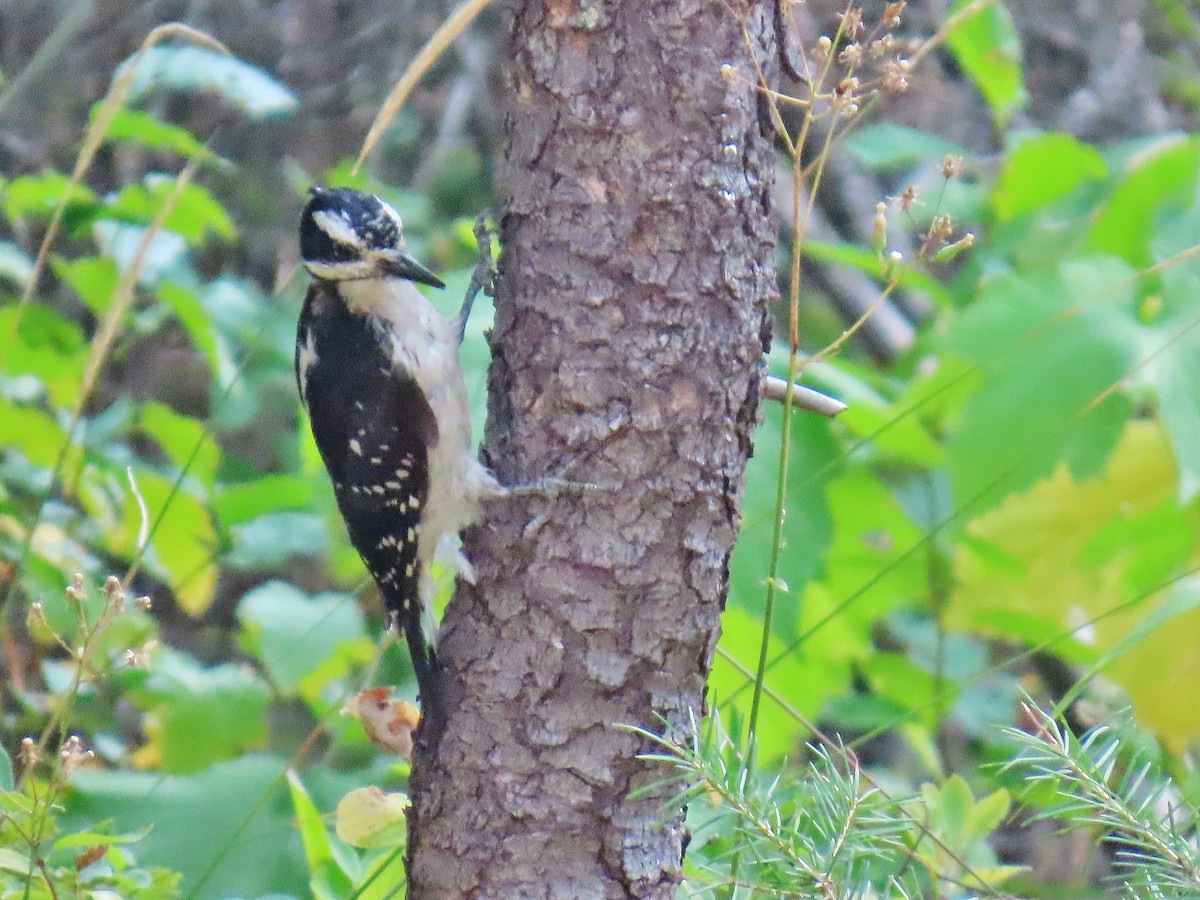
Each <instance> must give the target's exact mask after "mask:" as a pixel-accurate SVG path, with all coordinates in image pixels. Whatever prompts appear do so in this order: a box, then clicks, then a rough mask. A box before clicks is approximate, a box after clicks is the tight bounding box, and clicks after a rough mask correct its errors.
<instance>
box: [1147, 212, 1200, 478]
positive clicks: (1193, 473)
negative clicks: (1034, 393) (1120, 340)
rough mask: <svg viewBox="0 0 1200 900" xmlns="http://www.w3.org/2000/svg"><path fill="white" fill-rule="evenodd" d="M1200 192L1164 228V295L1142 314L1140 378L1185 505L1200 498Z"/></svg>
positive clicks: (1158, 250) (1159, 247) (1160, 257)
mask: <svg viewBox="0 0 1200 900" xmlns="http://www.w3.org/2000/svg"><path fill="white" fill-rule="evenodd" d="M1197 228H1200V192H1198V193H1197V200H1196V202H1194V203H1193V205H1192V206H1191V208H1190V209H1189V210H1188V211H1187V212H1186V213H1185V214H1183V215H1181V216H1179V217H1178V218H1176V219H1175V220H1173V221H1172V222H1170V224H1168V225H1166V226H1165V227H1163V228H1162V229H1161V230H1160V231H1159V233H1158V236H1157V237H1156V239H1155V240H1154V241H1153V242H1152V245H1151V247H1152V251H1153V254H1154V258H1155V260H1156V261H1161V264H1162V266H1163V270H1162V275H1161V287H1162V292H1161V294H1150V295H1149V296H1147V297H1146V298H1145V299H1144V300H1143V303H1142V306H1141V308H1140V309H1139V310H1138V311H1137V318H1138V322H1137V327H1135V328H1132V329H1130V330H1131V331H1132V333H1133V334H1134V335H1136V336H1137V338H1138V349H1139V356H1140V358H1141V359H1143V360H1144V361H1145V364H1144V365H1143V366H1142V367H1141V369H1140V371H1139V372H1138V377H1139V378H1140V379H1142V380H1144V381H1145V383H1147V384H1149V385H1152V386H1153V387H1154V390H1155V392H1156V394H1157V399H1158V414H1159V416H1160V417H1161V419H1162V422H1163V425H1164V426H1165V427H1166V429H1167V433H1168V434H1169V435H1170V436H1171V442H1172V446H1173V448H1174V451H1175V456H1176V459H1178V461H1179V492H1180V496H1181V497H1182V498H1183V499H1184V500H1191V499H1193V498H1194V497H1195V496H1196V495H1197V493H1200V440H1198V439H1197V435H1200V399H1198V398H1200V394H1198V393H1197V391H1196V390H1195V385H1194V381H1195V376H1196V372H1197V371H1200V327H1198V326H1200V310H1198V309H1197V306H1196V298H1197V297H1198V296H1200V260H1197V258H1196V256H1195V253H1194V251H1195V246H1196V241H1197V236H1198V235H1200V231H1197V230H1196V229H1197Z"/></svg>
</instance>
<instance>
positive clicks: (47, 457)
mask: <svg viewBox="0 0 1200 900" xmlns="http://www.w3.org/2000/svg"><path fill="white" fill-rule="evenodd" d="M0 434H3V435H4V449H6V450H19V451H20V452H21V453H23V454H24V455H25V458H26V459H28V460H29V461H30V462H31V463H34V464H35V465H39V466H53V465H54V463H55V460H57V459H58V454H59V452H60V451H61V450H62V446H63V444H64V443H65V442H66V439H67V436H66V433H65V432H64V431H63V429H62V426H61V425H59V424H58V422H57V421H55V419H54V418H53V417H52V416H50V415H48V414H47V413H44V412H42V411H41V410H40V409H34V408H33V407H28V406H18V405H17V404H15V403H12V402H10V401H9V400H6V399H5V398H3V397H0Z"/></svg>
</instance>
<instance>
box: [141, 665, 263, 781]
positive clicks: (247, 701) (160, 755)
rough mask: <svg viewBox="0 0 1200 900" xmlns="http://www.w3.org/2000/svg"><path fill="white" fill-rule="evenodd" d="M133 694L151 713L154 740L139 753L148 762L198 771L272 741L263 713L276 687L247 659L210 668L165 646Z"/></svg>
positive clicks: (149, 727)
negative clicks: (240, 662) (144, 679)
mask: <svg viewBox="0 0 1200 900" xmlns="http://www.w3.org/2000/svg"><path fill="white" fill-rule="evenodd" d="M130 696H131V697H132V699H133V700H134V702H135V703H136V704H137V705H138V706H139V707H140V708H141V709H142V710H143V711H145V713H146V714H147V719H146V731H147V734H148V736H149V737H150V741H149V743H148V744H147V745H146V746H145V747H143V748H142V749H141V750H139V751H138V753H137V762H138V763H139V764H140V765H143V766H148V765H152V764H153V765H156V766H161V767H162V769H163V770H164V771H166V772H172V773H176V774H180V773H187V772H198V771H200V770H202V769H204V768H206V767H207V766H209V765H211V764H212V763H214V762H219V761H221V760H225V759H233V758H235V757H237V756H239V755H240V754H242V753H244V752H246V751H247V750H249V749H252V748H255V747H261V746H262V745H263V744H264V743H265V741H266V737H267V726H266V722H265V720H264V718H263V714H264V713H265V712H266V709H267V704H268V702H269V700H270V692H269V691H268V689H267V686H266V685H265V684H264V683H263V681H262V679H260V678H259V677H258V676H257V675H256V674H255V673H254V671H253V670H252V669H251V668H250V667H249V666H246V665H236V664H233V663H226V664H224V665H220V666H215V667H213V668H208V669H206V668H201V667H200V666H199V665H198V664H197V663H196V662H195V660H193V659H191V658H190V657H188V656H185V655H184V654H182V653H180V652H178V651H175V650H171V649H168V648H160V649H159V650H158V651H157V652H156V653H155V655H154V658H153V665H152V667H151V669H150V675H149V677H148V678H147V679H146V681H145V683H144V684H143V685H141V686H140V687H138V688H135V689H133V690H131V692H130Z"/></svg>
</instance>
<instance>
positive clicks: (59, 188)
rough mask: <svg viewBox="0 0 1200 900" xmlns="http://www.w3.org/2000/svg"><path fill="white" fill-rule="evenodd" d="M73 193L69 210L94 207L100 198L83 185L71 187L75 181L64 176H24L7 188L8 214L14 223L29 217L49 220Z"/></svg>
mask: <svg viewBox="0 0 1200 900" xmlns="http://www.w3.org/2000/svg"><path fill="white" fill-rule="evenodd" d="M68 188H69V189H70V197H69V200H68V206H71V205H74V206H76V207H80V206H83V207H92V206H95V205H96V203H97V200H96V195H95V194H94V193H93V192H92V191H91V189H89V188H88V187H86V186H85V185H82V184H77V185H74V186H73V187H72V186H71V179H70V177H68V176H67V175H64V174H62V173H61V172H45V173H43V174H41V175H20V176H18V177H17V178H14V179H12V180H11V181H9V182H8V184H7V185H5V189H4V214H5V215H6V216H7V217H8V218H10V219H20V218H23V217H25V216H35V217H37V218H43V219H49V218H50V216H52V215H53V214H54V210H56V209H57V208H58V205H59V203H61V202H62V198H63V197H64V196H65V195H66V194H67V190H68Z"/></svg>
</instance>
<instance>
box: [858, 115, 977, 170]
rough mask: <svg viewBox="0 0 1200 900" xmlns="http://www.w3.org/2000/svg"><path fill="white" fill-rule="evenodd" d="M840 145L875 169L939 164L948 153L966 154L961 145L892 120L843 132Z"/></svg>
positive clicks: (861, 161)
mask: <svg viewBox="0 0 1200 900" xmlns="http://www.w3.org/2000/svg"><path fill="white" fill-rule="evenodd" d="M842 146H843V147H845V148H846V150H847V151H849V153H850V155H851V156H853V157H855V158H856V159H857V160H858V161H859V162H860V163H862V164H863V165H864V166H866V167H867V168H868V169H871V170H873V171H876V172H893V171H895V170H897V169H906V168H908V167H910V166H912V165H914V164H915V163H918V162H922V161H926V162H930V161H932V162H937V163H938V164H940V163H941V162H942V160H943V159H944V158H945V157H946V156H947V155H955V156H965V155H966V153H967V151H966V149H965V148H963V146H962V145H961V144H956V143H954V142H953V141H948V140H946V139H945V138H940V137H938V136H937V135H934V134H930V133H929V132H927V131H918V130H917V129H915V128H909V127H907V126H905V125H896V124H894V123H891V122H879V123H873V124H870V125H864V126H863V127H862V128H857V129H855V130H854V131H852V132H850V134H848V135H846V137H845V139H844V140H843V141H842Z"/></svg>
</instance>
